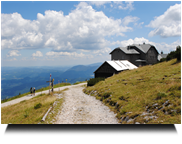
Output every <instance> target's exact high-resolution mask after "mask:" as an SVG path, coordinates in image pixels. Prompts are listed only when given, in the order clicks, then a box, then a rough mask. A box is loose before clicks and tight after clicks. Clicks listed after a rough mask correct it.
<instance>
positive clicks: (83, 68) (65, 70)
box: [1, 63, 101, 100]
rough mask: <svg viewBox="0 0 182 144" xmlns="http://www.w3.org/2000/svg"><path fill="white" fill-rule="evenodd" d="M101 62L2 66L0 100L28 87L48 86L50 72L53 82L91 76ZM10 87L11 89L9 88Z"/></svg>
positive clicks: (70, 81)
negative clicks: (73, 64) (66, 65)
mask: <svg viewBox="0 0 182 144" xmlns="http://www.w3.org/2000/svg"><path fill="white" fill-rule="evenodd" d="M100 64H101V63H95V64H91V65H77V66H74V67H71V68H70V67H27V68H26V67H17V68H16V67H2V69H1V70H2V71H1V74H2V75H1V100H2V99H5V98H7V97H8V98H10V97H13V96H16V95H19V93H21V94H23V93H27V92H29V90H30V87H35V88H36V89H40V88H42V87H46V86H48V83H46V81H48V80H49V76H50V73H51V75H52V78H54V80H55V81H54V84H57V83H58V81H59V82H60V83H61V82H66V79H67V82H68V83H72V84H73V83H75V82H77V81H85V80H86V79H89V78H92V77H93V72H94V71H95V70H96V69H97V68H98V67H99V65H100ZM10 89H11V90H10Z"/></svg>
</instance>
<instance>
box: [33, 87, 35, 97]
mask: <svg viewBox="0 0 182 144" xmlns="http://www.w3.org/2000/svg"><path fill="white" fill-rule="evenodd" d="M33 93H34V96H35V88H34V89H33Z"/></svg>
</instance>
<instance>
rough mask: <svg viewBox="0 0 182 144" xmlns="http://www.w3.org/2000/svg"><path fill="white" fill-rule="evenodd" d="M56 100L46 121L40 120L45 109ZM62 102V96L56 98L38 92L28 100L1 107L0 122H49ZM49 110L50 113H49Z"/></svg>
mask: <svg viewBox="0 0 182 144" xmlns="http://www.w3.org/2000/svg"><path fill="white" fill-rule="evenodd" d="M63 91H64V90H63ZM63 91H58V92H55V93H54V94H56V93H62V92H63ZM55 101H57V102H56V105H54V107H53V109H52V110H51V112H52V111H54V115H51V116H50V114H49V115H48V116H47V117H46V121H45V122H42V121H41V119H42V118H43V116H44V114H45V113H46V112H47V110H48V109H49V108H50V107H51V106H53V103H54V102H55ZM39 103H41V104H42V105H41V107H40V108H38V109H35V108H34V106H36V105H37V104H39ZM62 103H63V98H56V96H55V95H52V94H51V95H49V94H40V95H38V96H36V97H33V98H32V99H30V100H24V101H21V102H20V103H17V104H14V105H10V106H7V107H3V108H1V123H2V124H9V123H12V124H37V123H41V124H44V123H45V124H46V123H51V121H52V119H54V117H55V115H56V114H57V113H58V110H59V109H60V107H61V105H62ZM51 112H50V113H51Z"/></svg>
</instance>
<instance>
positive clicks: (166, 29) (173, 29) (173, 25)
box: [147, 4, 181, 37]
mask: <svg viewBox="0 0 182 144" xmlns="http://www.w3.org/2000/svg"><path fill="white" fill-rule="evenodd" d="M147 27H151V28H154V30H153V31H151V32H150V33H149V36H150V37H152V36H155V35H160V36H161V37H174V36H181V4H175V5H174V6H170V8H169V9H167V11H166V12H164V14H163V15H160V16H158V17H155V18H154V20H152V21H151V22H150V23H149V24H148V25H147Z"/></svg>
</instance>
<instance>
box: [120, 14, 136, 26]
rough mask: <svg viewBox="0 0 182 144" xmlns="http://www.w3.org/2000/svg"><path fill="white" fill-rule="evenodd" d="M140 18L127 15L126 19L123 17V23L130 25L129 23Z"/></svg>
mask: <svg viewBox="0 0 182 144" xmlns="http://www.w3.org/2000/svg"><path fill="white" fill-rule="evenodd" d="M138 20H139V18H138V17H132V16H126V17H125V18H124V19H122V23H123V24H124V25H128V24H129V23H134V22H137V21H138Z"/></svg>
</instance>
